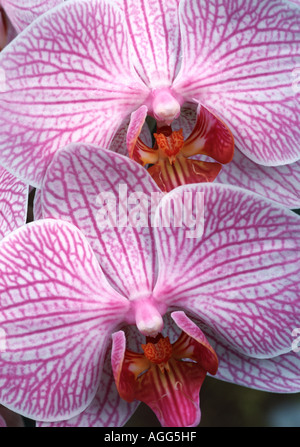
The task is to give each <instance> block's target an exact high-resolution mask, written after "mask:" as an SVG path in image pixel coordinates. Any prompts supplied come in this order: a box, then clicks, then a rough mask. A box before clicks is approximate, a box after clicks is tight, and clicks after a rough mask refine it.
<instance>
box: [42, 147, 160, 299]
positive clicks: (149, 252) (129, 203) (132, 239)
mask: <svg viewBox="0 0 300 447" xmlns="http://www.w3.org/2000/svg"><path fill="white" fill-rule="evenodd" d="M145 174H146V172H145V169H144V168H143V167H141V166H140V165H138V164H137V163H134V162H133V161H132V160H130V159H129V158H128V157H123V156H121V155H119V154H115V153H113V152H111V151H106V150H104V149H101V148H99V147H98V146H92V145H84V144H73V145H70V146H68V147H66V148H64V149H61V150H59V151H58V152H57V153H56V155H55V157H54V158H53V161H52V163H51V165H50V166H49V169H48V170H47V173H46V176H45V181H44V185H43V188H42V208H43V216H44V217H51V218H55V219H63V220H67V221H69V222H72V223H73V224H75V225H76V226H77V227H78V228H79V229H81V231H82V232H83V233H84V235H85V236H86V238H87V239H88V241H89V243H90V244H91V246H92V248H93V250H94V252H95V254H96V256H97V258H98V261H99V263H100V265H101V267H102V268H103V270H104V272H105V274H106V276H107V278H108V279H109V281H110V282H111V284H112V285H113V287H115V288H117V289H118V290H119V291H120V292H121V293H122V294H123V295H124V296H126V297H134V296H135V295H136V294H139V295H140V294H142V293H143V292H147V291H148V292H149V291H151V290H152V287H153V285H154V279H155V277H156V258H155V250H154V248H153V247H154V236H153V228H152V226H151V222H150V221H149V215H148V212H150V210H151V200H150V199H151V197H150V194H151V193H152V192H155V193H157V195H159V196H160V191H159V189H158V187H157V186H156V185H155V183H154V181H153V180H152V179H151V177H150V176H148V175H147V174H146V175H145Z"/></svg>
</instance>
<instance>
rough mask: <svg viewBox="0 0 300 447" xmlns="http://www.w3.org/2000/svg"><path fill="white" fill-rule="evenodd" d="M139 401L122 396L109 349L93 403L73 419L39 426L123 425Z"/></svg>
mask: <svg viewBox="0 0 300 447" xmlns="http://www.w3.org/2000/svg"><path fill="white" fill-rule="evenodd" d="M138 405H139V403H138V402H132V403H128V402H126V401H125V400H123V399H121V398H120V395H119V393H118V391H117V389H116V385H115V381H114V378H113V373H112V368H111V349H109V350H108V352H107V354H106V358H105V362H104V366H103V372H102V375H101V380H100V383H99V386H98V389H97V393H96V395H95V398H94V399H93V401H92V402H91V404H90V405H89V406H88V407H87V408H86V409H85V411H83V412H82V413H80V414H79V415H78V416H75V417H74V418H72V419H69V420H66V421H60V422H52V423H51V422H50V423H45V422H44V423H43V422H38V423H37V426H38V427H122V426H123V425H124V424H125V423H126V422H127V420H128V419H129V418H130V417H131V416H132V414H133V413H134V411H135V410H136V408H137V406H138Z"/></svg>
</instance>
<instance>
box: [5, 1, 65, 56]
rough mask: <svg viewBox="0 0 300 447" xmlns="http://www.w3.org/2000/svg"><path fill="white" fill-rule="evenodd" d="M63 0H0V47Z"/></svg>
mask: <svg viewBox="0 0 300 447" xmlns="http://www.w3.org/2000/svg"><path fill="white" fill-rule="evenodd" d="M62 2H63V0H0V48H1V49H2V48H4V47H5V45H7V44H8V43H9V42H10V41H11V39H12V38H14V37H15V36H16V34H17V33H20V32H21V31H22V30H23V29H24V28H26V26H28V25H30V23H31V22H33V20H35V19H36V18H37V17H38V16H40V15H41V14H43V13H44V12H45V11H48V10H49V9H51V8H53V7H54V6H56V5H58V4H59V3H62Z"/></svg>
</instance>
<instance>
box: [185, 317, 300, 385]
mask: <svg viewBox="0 0 300 447" xmlns="http://www.w3.org/2000/svg"><path fill="white" fill-rule="evenodd" d="M193 321H194V322H195V323H196V325H197V326H199V327H200V329H201V330H202V331H203V332H204V333H205V334H206V336H207V339H208V341H209V343H210V345H211V346H212V347H213V349H214V350H215V352H216V354H217V356H218V360H219V368H218V371H217V373H216V375H215V376H214V377H215V378H216V379H220V380H224V381H225V382H230V383H235V384H237V385H242V386H246V387H248V388H253V389H258V390H262V391H269V392H272V393H296V392H299V390H300V377H299V368H300V356H299V353H298V352H293V351H291V352H288V353H286V354H281V355H280V356H277V357H273V358H269V359H257V358H253V357H249V356H247V355H243V354H241V353H240V352H238V351H236V350H234V349H233V347H232V346H231V345H230V344H228V343H226V342H225V341H224V340H222V339H221V338H220V337H218V335H217V334H216V333H214V332H213V330H212V329H211V328H209V327H208V326H207V325H205V324H203V322H201V321H200V320H199V319H193ZM292 335H293V331H291V334H290V340H291V341H290V342H291V345H292V343H293V341H294V340H295V337H293V336H292ZM297 335H298V333H297Z"/></svg>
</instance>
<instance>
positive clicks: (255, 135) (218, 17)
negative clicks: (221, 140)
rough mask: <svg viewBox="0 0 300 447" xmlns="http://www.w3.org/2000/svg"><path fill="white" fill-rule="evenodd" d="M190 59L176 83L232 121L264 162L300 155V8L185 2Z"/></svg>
mask: <svg viewBox="0 0 300 447" xmlns="http://www.w3.org/2000/svg"><path fill="white" fill-rule="evenodd" d="M179 14H180V23H181V31H182V45H183V50H182V51H183V61H182V66H181V71H180V73H179V75H178V77H177V79H176V80H175V81H174V84H173V88H174V89H175V90H176V91H177V92H178V93H181V94H182V95H183V96H185V97H189V98H192V97H194V98H195V99H196V100H198V101H199V102H200V103H202V104H203V105H205V106H206V107H208V108H210V109H211V110H212V111H215V113H217V114H218V115H219V116H220V117H221V118H223V119H224V120H225V122H226V123H227V124H228V126H229V127H230V129H231V130H232V133H233V134H234V137H235V141H236V143H237V145H238V147H239V148H240V149H241V150H242V151H243V153H244V154H245V155H247V156H248V157H249V158H251V159H252V160H253V161H255V162H258V163H260V164H264V165H279V164H287V163H292V162H293V161H296V160H298V159H299V137H300V130H299V129H300V122H299V111H298V108H299V92H297V91H294V90H293V88H292V86H293V75H292V73H293V69H294V68H295V67H297V65H298V66H299V64H300V60H299V53H300V46H299V45H300V32H299V21H300V10H299V8H297V6H296V5H293V3H291V2H286V1H277V0H276V1H272V2H269V1H268V0H263V1H262V0H259V1H258V0H257V1H252V0H236V1H234V2H232V1H230V0H215V1H210V2H206V1H205V0H198V1H196V2H195V1H193V0H185V1H182V2H181V3H180V7H179Z"/></svg>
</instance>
